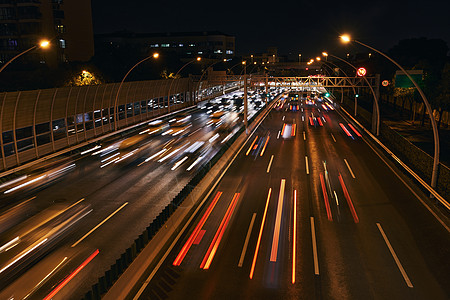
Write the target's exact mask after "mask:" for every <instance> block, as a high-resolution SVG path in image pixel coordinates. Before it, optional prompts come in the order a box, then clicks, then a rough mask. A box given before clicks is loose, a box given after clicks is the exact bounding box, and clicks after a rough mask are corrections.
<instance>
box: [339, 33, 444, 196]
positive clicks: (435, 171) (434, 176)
mask: <svg viewBox="0 0 450 300" xmlns="http://www.w3.org/2000/svg"><path fill="white" fill-rule="evenodd" d="M340 38H341V40H342V41H343V42H344V43H349V42H355V43H357V44H360V45H361V46H364V47H366V48H369V49H370V50H372V51H375V52H377V53H378V54H380V55H382V56H383V57H385V58H387V59H388V60H389V61H390V62H392V63H393V64H394V65H396V66H397V67H398V68H399V69H400V70H402V72H403V73H405V75H406V76H408V78H409V80H411V82H412V83H413V84H414V86H415V88H416V89H417V91H418V92H419V94H420V97H421V98H422V100H423V102H424V104H425V107H426V109H427V113H428V115H429V116H430V122H431V127H432V128H433V138H434V159H433V172H432V175H431V187H432V188H436V183H437V176H438V168H439V132H438V128H437V124H436V120H435V119H434V117H433V111H432V109H431V105H430V102H428V100H427V97H426V96H425V94H424V93H423V91H422V89H421V88H420V87H419V85H418V84H417V82H416V81H415V80H414V79H413V78H412V77H411V75H409V73H408V72H407V71H406V70H405V69H404V68H403V67H402V66H400V65H399V64H398V63H397V62H396V61H395V60H393V59H392V58H390V57H389V56H387V55H386V54H384V53H383V52H381V51H379V50H377V49H375V48H373V47H371V46H369V45H366V44H364V43H361V42H360V41H357V40H355V39H351V38H350V36H349V35H347V34H344V35H341V36H340Z"/></svg>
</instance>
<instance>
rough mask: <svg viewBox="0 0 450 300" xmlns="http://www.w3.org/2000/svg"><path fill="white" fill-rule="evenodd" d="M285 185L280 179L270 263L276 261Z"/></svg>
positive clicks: (284, 180) (283, 180) (284, 181)
mask: <svg viewBox="0 0 450 300" xmlns="http://www.w3.org/2000/svg"><path fill="white" fill-rule="evenodd" d="M285 185H286V179H281V185H280V195H279V196H278V206H277V215H276V218H275V227H274V229H273V239H272V251H271V252H270V261H277V254H278V241H279V239H280V228H281V215H282V212H283V202H284V187H285Z"/></svg>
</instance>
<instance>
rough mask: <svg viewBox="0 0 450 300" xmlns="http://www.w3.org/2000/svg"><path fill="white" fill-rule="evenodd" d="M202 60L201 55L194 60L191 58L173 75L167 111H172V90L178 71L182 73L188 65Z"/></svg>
mask: <svg viewBox="0 0 450 300" xmlns="http://www.w3.org/2000/svg"><path fill="white" fill-rule="evenodd" d="M201 60H202V58H201V57H200V56H198V57H197V58H196V59H193V60H191V61H188V62H187V63H185V64H184V65H183V66H182V67H181V68H180V69H179V70H178V71H177V73H176V74H175V75H174V76H173V78H172V82H171V83H170V86H169V95H168V97H167V113H170V92H171V90H172V85H173V82H174V81H175V78H176V77H177V75H178V73H180V72H181V70H183V69H184V68H185V67H186V66H187V65H190V64H192V63H193V62H196V61H201Z"/></svg>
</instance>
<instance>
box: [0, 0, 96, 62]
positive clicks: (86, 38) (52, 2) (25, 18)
mask: <svg viewBox="0 0 450 300" xmlns="http://www.w3.org/2000/svg"><path fill="white" fill-rule="evenodd" d="M43 38H46V39H49V40H51V43H52V45H51V47H50V48H49V49H48V50H46V51H33V52H30V53H28V54H26V55H25V56H24V57H23V58H21V59H23V60H24V61H26V62H32V63H45V64H48V65H49V66H57V65H58V64H59V63H64V62H70V61H88V60H89V59H90V58H91V57H92V56H93V55H94V35H93V28H92V12H91V0H0V65H1V64H4V63H6V62H7V61H8V60H9V59H11V58H12V57H14V56H15V55H17V54H19V53H20V52H22V51H24V50H26V49H28V48H30V47H32V46H34V45H36V44H37V43H38V42H39V40H41V39H43Z"/></svg>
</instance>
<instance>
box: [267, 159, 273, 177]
mask: <svg viewBox="0 0 450 300" xmlns="http://www.w3.org/2000/svg"><path fill="white" fill-rule="evenodd" d="M272 161H273V155H272V156H271V157H270V161H269V165H268V166H267V171H266V172H267V173H269V172H270V167H271V166H272Z"/></svg>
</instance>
